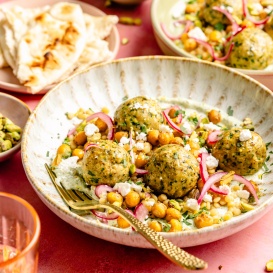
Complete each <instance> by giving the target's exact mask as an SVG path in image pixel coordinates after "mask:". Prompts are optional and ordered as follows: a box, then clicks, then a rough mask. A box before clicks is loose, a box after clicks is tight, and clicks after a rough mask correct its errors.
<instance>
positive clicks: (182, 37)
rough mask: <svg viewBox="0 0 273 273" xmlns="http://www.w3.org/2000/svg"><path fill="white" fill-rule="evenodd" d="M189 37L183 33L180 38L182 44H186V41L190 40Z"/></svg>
mask: <svg viewBox="0 0 273 273" xmlns="http://www.w3.org/2000/svg"><path fill="white" fill-rule="evenodd" d="M188 38H189V36H188V33H186V32H185V33H183V34H182V35H181V37H180V40H181V42H182V43H183V44H184V43H185V41H186V40H188Z"/></svg>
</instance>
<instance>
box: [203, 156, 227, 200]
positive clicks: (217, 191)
mask: <svg viewBox="0 0 273 273" xmlns="http://www.w3.org/2000/svg"><path fill="white" fill-rule="evenodd" d="M208 156H209V153H201V154H199V158H200V163H199V169H200V175H201V179H202V180H203V182H204V184H205V183H206V182H207V180H208V179H209V173H208V169H207V164H206V161H207V158H208ZM210 190H211V191H213V192H215V193H218V194H223V195H225V194H227V192H226V191H223V190H221V189H219V188H218V187H216V186H215V185H211V187H210Z"/></svg>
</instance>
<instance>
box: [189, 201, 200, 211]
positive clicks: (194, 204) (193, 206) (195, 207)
mask: <svg viewBox="0 0 273 273" xmlns="http://www.w3.org/2000/svg"><path fill="white" fill-rule="evenodd" d="M186 206H187V208H189V209H191V210H193V211H196V210H199V208H200V206H199V205H198V203H197V200H196V199H193V198H189V199H187V201H186Z"/></svg>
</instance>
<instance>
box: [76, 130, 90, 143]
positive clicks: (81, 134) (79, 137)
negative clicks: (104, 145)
mask: <svg viewBox="0 0 273 273" xmlns="http://www.w3.org/2000/svg"><path fill="white" fill-rule="evenodd" d="M86 141H87V136H86V134H85V132H84V131H80V132H79V133H77V134H76V135H75V136H74V142H75V143H76V144H77V145H84V144H85V143H86Z"/></svg>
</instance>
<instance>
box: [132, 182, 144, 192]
mask: <svg viewBox="0 0 273 273" xmlns="http://www.w3.org/2000/svg"><path fill="white" fill-rule="evenodd" d="M131 188H132V189H133V190H135V191H137V192H141V191H142V187H141V186H140V185H137V184H135V183H132V184H131Z"/></svg>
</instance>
